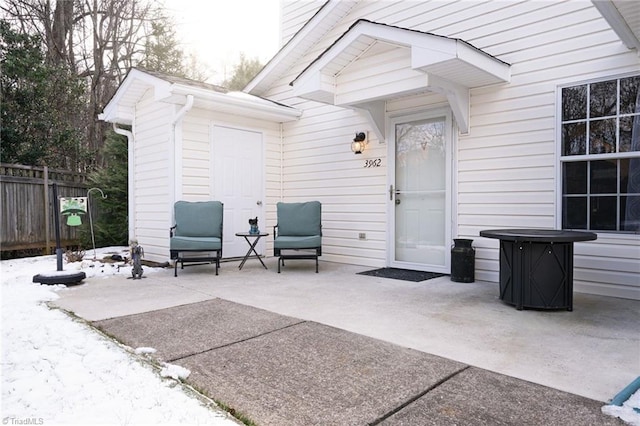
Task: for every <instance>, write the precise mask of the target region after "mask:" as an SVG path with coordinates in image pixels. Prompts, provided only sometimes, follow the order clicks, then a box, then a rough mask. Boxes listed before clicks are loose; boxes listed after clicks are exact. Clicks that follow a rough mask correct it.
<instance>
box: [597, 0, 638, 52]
mask: <svg viewBox="0 0 640 426" xmlns="http://www.w3.org/2000/svg"><path fill="white" fill-rule="evenodd" d="M591 2H592V3H593V5H594V6H595V7H596V9H598V11H599V12H600V14H601V15H602V16H603V17H604V19H606V20H607V22H608V23H609V25H610V26H611V28H612V29H613V30H614V31H615V32H616V34H617V35H618V37H620V40H622V42H623V43H624V44H625V46H627V47H628V48H629V49H636V52H637V53H638V55H640V2H638V1H626V0H625V1H621V0H592V1H591Z"/></svg>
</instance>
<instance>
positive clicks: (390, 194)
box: [389, 185, 393, 201]
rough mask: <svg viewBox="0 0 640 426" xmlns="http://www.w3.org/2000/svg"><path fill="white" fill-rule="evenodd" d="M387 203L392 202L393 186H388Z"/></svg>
mask: <svg viewBox="0 0 640 426" xmlns="http://www.w3.org/2000/svg"><path fill="white" fill-rule="evenodd" d="M389 201H393V185H389Z"/></svg>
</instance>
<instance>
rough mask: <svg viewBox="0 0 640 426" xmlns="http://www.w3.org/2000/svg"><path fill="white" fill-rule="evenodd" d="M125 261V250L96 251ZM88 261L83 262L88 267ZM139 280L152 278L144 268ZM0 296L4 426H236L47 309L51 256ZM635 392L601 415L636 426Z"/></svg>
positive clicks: (170, 376)
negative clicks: (42, 280) (37, 278)
mask: <svg viewBox="0 0 640 426" xmlns="http://www.w3.org/2000/svg"><path fill="white" fill-rule="evenodd" d="M93 254H94V253H93V251H91V252H87V253H86V254H85V260H83V261H82V262H73V263H69V264H68V263H66V262H65V264H64V270H65V271H69V272H74V271H83V272H85V273H86V275H87V278H92V277H94V278H95V277H100V276H104V277H105V278H106V277H109V276H111V275H116V274H125V275H127V276H131V266H126V265H125V266H123V265H124V262H116V263H102V262H97V261H92V260H90V259H92V258H93ZM112 254H116V255H120V256H122V257H125V256H128V253H127V252H126V248H122V247H108V248H103V249H99V250H98V251H97V256H96V257H97V258H98V259H102V258H103V257H105V256H107V255H112ZM87 259H89V260H87ZM143 270H144V276H148V275H150V274H153V273H154V272H156V270H154V268H149V267H146V266H145V267H143ZM0 273H1V279H2V281H1V289H2V322H1V323H0V326H1V329H2V422H3V424H5V425H15V424H82V425H89V424H91V425H92V424H120V425H139V424H154V425H160V424H166V425H169V424H172V425H173V424H182V425H189V424H199V425H203V424H206V425H215V426H230V425H237V424H238V423H237V422H236V421H235V420H234V419H231V418H229V416H228V415H227V414H226V413H224V412H222V411H221V410H219V409H218V408H217V407H207V406H206V405H205V403H204V402H203V401H202V399H198V398H197V397H196V396H194V393H193V392H191V391H189V389H188V388H186V387H184V386H182V385H180V384H179V383H178V382H177V381H176V380H178V379H181V378H182V379H183V378H186V377H188V375H189V370H187V369H185V368H182V367H180V366H177V365H171V364H163V365H161V366H159V368H158V369H154V368H153V367H152V366H151V365H150V364H149V363H148V362H145V361H144V360H143V357H144V356H145V354H150V353H153V352H154V351H155V350H154V349H153V348H146V347H145V348H134V349H135V351H133V353H132V352H130V351H128V350H126V349H125V348H123V347H122V346H120V345H119V344H117V343H116V342H114V341H112V340H110V339H107V338H106V337H104V336H103V335H101V334H100V333H98V332H96V331H95V330H93V329H92V328H90V327H89V326H88V325H87V324H85V323H83V322H82V321H80V320H77V319H73V318H71V317H69V316H68V315H66V314H65V313H64V312H62V311H59V310H57V309H50V308H48V306H47V305H46V302H48V301H51V300H55V299H57V298H58V296H57V294H56V291H57V290H59V289H60V288H64V287H63V286H47V285H40V284H34V283H32V279H33V276H34V275H37V274H41V275H44V274H54V275H55V273H56V257H55V256H39V257H31V258H24V259H14V260H4V261H2V262H0ZM634 408H635V409H639V408H640V391H637V392H635V393H634V394H633V395H632V396H631V397H630V398H629V400H628V401H626V402H625V403H624V404H623V406H621V407H618V406H613V405H606V406H604V407H602V411H603V413H605V414H608V415H611V416H615V417H620V418H621V419H622V420H624V421H625V422H627V423H628V424H630V425H634V426H640V412H638V411H635V410H634Z"/></svg>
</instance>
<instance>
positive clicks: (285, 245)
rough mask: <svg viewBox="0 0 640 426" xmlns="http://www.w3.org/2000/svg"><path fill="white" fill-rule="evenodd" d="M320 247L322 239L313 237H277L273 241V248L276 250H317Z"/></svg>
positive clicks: (316, 236)
mask: <svg viewBox="0 0 640 426" xmlns="http://www.w3.org/2000/svg"><path fill="white" fill-rule="evenodd" d="M321 245H322V237H320V236H319V235H313V236H309V237H290V236H281V235H278V236H277V237H276V238H275V239H274V240H273V247H274V248H277V249H304V248H317V247H320V246H321Z"/></svg>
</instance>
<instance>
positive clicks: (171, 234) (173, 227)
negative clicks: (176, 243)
mask: <svg viewBox="0 0 640 426" xmlns="http://www.w3.org/2000/svg"><path fill="white" fill-rule="evenodd" d="M176 226H177V225H173V226H172V227H171V228H169V237H173V230H174V229H176Z"/></svg>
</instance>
